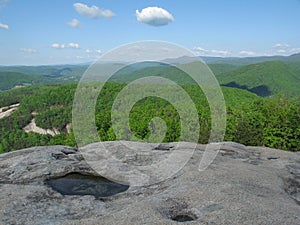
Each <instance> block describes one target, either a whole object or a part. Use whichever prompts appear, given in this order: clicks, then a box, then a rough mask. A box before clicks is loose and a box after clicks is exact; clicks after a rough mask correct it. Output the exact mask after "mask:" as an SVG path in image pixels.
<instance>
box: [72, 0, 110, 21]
mask: <svg viewBox="0 0 300 225" xmlns="http://www.w3.org/2000/svg"><path fill="white" fill-rule="evenodd" d="M73 6H74V8H75V10H76V11H77V12H78V13H79V14H80V15H82V16H86V17H89V18H93V19H99V18H108V19H109V18H111V17H113V16H115V14H114V13H113V12H112V11H111V10H109V9H100V8H99V7H97V6H95V5H93V6H91V7H89V6H88V5H85V4H82V3H78V2H77V3H75V4H74V5H73Z"/></svg>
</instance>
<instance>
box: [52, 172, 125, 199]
mask: <svg viewBox="0 0 300 225" xmlns="http://www.w3.org/2000/svg"><path fill="white" fill-rule="evenodd" d="M47 183H48V185H49V186H50V187H51V188H52V189H54V190H55V191H57V192H59V193H61V194H62V195H93V196H95V197H109V196H112V195H116V194H118V193H121V192H125V191H127V190H128V188H129V185H125V184H120V183H116V182H113V181H110V180H108V179H106V178H104V177H101V176H93V175H83V174H80V173H70V174H67V175H65V176H63V177H59V178H53V179H49V180H47Z"/></svg>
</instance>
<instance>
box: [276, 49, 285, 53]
mask: <svg viewBox="0 0 300 225" xmlns="http://www.w3.org/2000/svg"><path fill="white" fill-rule="evenodd" d="M276 52H278V53H286V50H284V49H279V50H277V51H276Z"/></svg>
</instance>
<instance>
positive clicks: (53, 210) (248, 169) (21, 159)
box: [0, 142, 300, 225]
mask: <svg viewBox="0 0 300 225" xmlns="http://www.w3.org/2000/svg"><path fill="white" fill-rule="evenodd" d="M96 145H97V144H96ZM108 145H109V146H110V147H111V148H112V149H118V148H119V146H120V144H119V142H109V143H108ZM128 145H130V147H131V150H132V149H135V147H136V149H139V150H140V149H141V148H143V150H144V152H149V154H151V157H152V161H151V160H150V161H143V162H142V165H145V164H151V163H152V162H154V161H155V159H156V158H155V157H156V156H155V155H156V154H158V155H160V156H159V157H161V156H162V155H164V154H165V155H167V154H170V153H171V152H172V149H173V148H172V146H173V145H175V144H174V143H170V144H166V145H164V146H162V147H161V148H157V147H156V148H155V146H154V145H152V144H141V143H134V142H130V143H127V146H128ZM181 146H183V147H185V148H187V149H188V148H189V143H183V144H182V145H181ZM94 147H95V145H94ZM204 149H205V145H199V146H198V147H197V149H196V150H195V153H194V155H193V157H192V158H191V160H190V161H189V162H188V163H187V164H186V166H185V167H184V168H183V169H182V170H181V171H180V172H178V173H177V174H175V175H174V176H173V177H172V178H170V179H167V180H165V181H163V182H160V183H157V184H153V185H150V186H147V187H138V186H129V188H128V186H127V187H126V186H125V187H124V186H118V188H120V189H119V190H121V191H122V192H120V193H118V194H115V195H112V193H110V194H109V195H110V196H108V197H105V196H104V197H103V196H101V195H97V193H98V191H100V192H101V191H104V192H105V191H109V190H108V189H109V187H112V186H109V185H111V184H110V183H109V184H108V183H105V185H106V186H101V185H100V186H97V183H95V182H98V180H94V181H88V182H86V181H87V180H88V178H85V176H84V175H87V174H89V175H95V176H99V175H98V174H97V173H96V172H95V171H93V169H91V167H90V165H89V164H87V163H86V161H85V160H84V157H83V156H82V154H81V152H80V151H77V150H76V149H73V148H70V147H64V146H52V147H35V148H30V149H25V150H21V151H16V152H11V153H8V154H3V155H0V224H39V225H40V224H239V225H240V224H272V225H273V224H278V225H279V224H280V225H282V224H300V154H299V153H291V152H284V151H280V150H275V149H269V148H261V147H245V146H243V145H239V144H234V143H223V144H222V146H221V151H220V152H219V154H218V156H217V157H216V159H215V160H214V162H213V163H212V164H211V165H210V166H209V167H208V168H207V169H206V170H205V171H202V172H200V171H199V170H198V166H199V161H200V158H201V156H202V154H203V151H204ZM132 151H134V150H132ZM137 151H138V150H137ZM89 154H92V152H89ZM124 163H125V164H126V163H127V162H126V161H124ZM109 166H114V164H111V165H109ZM112 169H114V168H112ZM128 173H130V171H128ZM74 174H75V175H74ZM65 175H67V176H71V178H70V180H71V181H72V182H74V179H75V178H76V179H83V180H84V181H85V183H84V184H80V185H79V186H78V185H76V183H70V180H68V182H69V183H65V184H64V185H65V187H67V189H65V190H64V191H66V192H68V191H70V189H72V192H74V193H77V194H78V193H79V194H83V195H75V194H74V195H68V193H64V194H62V193H61V190H59V189H55V188H54V187H51V186H50V184H51V182H50V181H54V183H55V182H56V184H62V183H60V182H65V181H63V180H60V179H61V178H62V177H64V176H65ZM78 175H79V176H78ZM82 177H83V178H82ZM72 179H73V180H72ZM97 179H98V178H97ZM100 182H102V181H100ZM104 182H106V181H104ZM72 185H74V188H72ZM87 192H90V193H93V194H94V196H93V195H86V193H87ZM181 222H182V223H181Z"/></svg>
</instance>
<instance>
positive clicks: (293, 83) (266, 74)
mask: <svg viewBox="0 0 300 225" xmlns="http://www.w3.org/2000/svg"><path fill="white" fill-rule="evenodd" d="M217 78H218V80H219V82H220V83H221V84H222V85H225V86H229V87H236V88H241V89H246V90H249V91H251V92H253V93H256V94H257V95H260V96H263V97H265V96H270V95H274V94H279V93H280V94H284V95H286V96H288V97H291V98H296V97H299V96H300V70H298V69H296V68H294V67H291V66H288V65H287V64H285V63H283V62H281V61H270V62H263V63H258V64H251V65H247V66H243V67H239V68H237V69H235V70H233V71H229V72H225V73H221V74H219V75H217Z"/></svg>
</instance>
